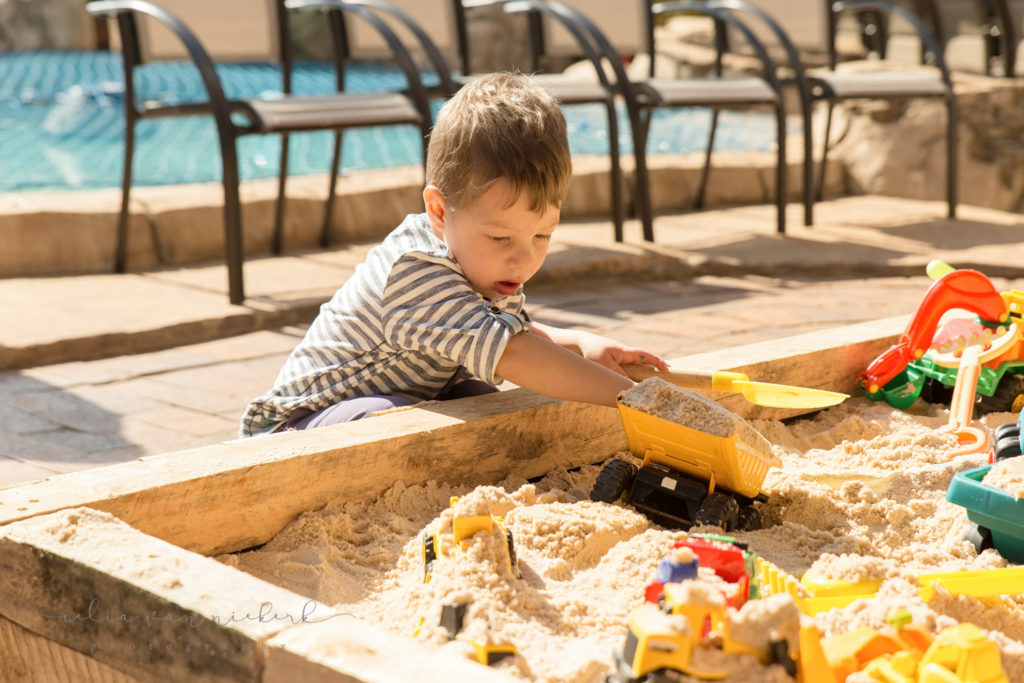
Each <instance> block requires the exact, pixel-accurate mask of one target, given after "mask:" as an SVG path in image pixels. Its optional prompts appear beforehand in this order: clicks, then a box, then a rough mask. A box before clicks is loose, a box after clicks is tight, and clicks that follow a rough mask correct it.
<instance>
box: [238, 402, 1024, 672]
mask: <svg viewBox="0 0 1024 683" xmlns="http://www.w3.org/2000/svg"><path fill="white" fill-rule="evenodd" d="M1014 417H1015V416H1013V415H1007V414H1001V415H990V416H987V417H986V418H985V419H984V420H983V421H982V423H983V425H984V426H985V427H987V428H989V429H991V428H994V427H995V426H998V425H999V424H1001V423H1004V422H1009V421H1011V420H1012V419H1013V418H1014ZM947 419H948V416H947V414H946V412H945V411H940V410H937V409H933V410H932V412H931V413H930V414H919V415H912V414H907V413H902V412H899V411H895V410H893V409H891V408H889V407H888V406H886V405H884V404H880V403H872V402H870V401H868V400H866V399H862V398H856V399H851V400H849V401H847V402H846V403H845V404H844V405H842V406H838V407H836V408H833V409H830V410H828V411H824V412H822V413H819V414H818V415H817V416H815V417H813V418H811V419H806V420H801V421H798V422H795V423H793V424H790V425H785V424H782V423H779V422H764V421H755V422H753V423H752V424H753V428H755V429H756V430H757V431H759V432H760V433H761V434H764V435H765V436H766V437H767V438H768V440H769V441H771V442H772V443H773V444H774V446H773V449H774V451H775V453H776V454H778V455H779V456H781V457H782V458H783V460H784V461H785V464H784V466H783V467H782V468H781V469H772V470H770V471H769V474H768V477H767V478H766V480H765V485H764V487H765V490H766V491H767V492H768V493H769V495H770V496H771V500H770V502H769V503H768V504H766V505H765V506H764V507H763V508H762V513H763V515H764V519H765V525H766V526H767V527H768V528H764V529H762V530H759V531H754V532H739V533H737V534H735V535H736V536H738V537H739V538H740V539H741V540H744V541H746V542H747V543H749V545H750V547H751V548H752V549H753V550H755V551H756V552H758V553H759V554H760V555H761V556H762V557H764V558H765V559H767V560H768V561H770V562H772V563H774V564H775V565H777V566H778V567H779V568H781V569H783V570H785V571H787V572H789V573H791V574H793V575H795V576H800V575H802V574H803V573H804V572H806V571H808V570H812V571H814V572H815V573H816V574H818V575H820V576H825V577H830V578H835V579H844V580H859V579H866V578H877V579H883V580H884V581H883V583H882V585H881V589H880V590H879V593H878V596H877V597H876V598H874V599H871V600H861V601H858V602H855V603H854V604H852V605H850V606H849V607H847V608H845V609H841V610H831V611H830V612H827V613H822V614H819V615H817V616H816V617H815V618H814V621H815V623H816V624H817V625H818V627H819V628H820V629H821V630H822V631H823V632H824V633H825V634H826V635H827V636H830V635H835V634H839V633H843V632H845V631H848V630H850V629H852V628H855V627H858V626H862V625H870V626H875V627H881V626H883V625H884V624H885V623H886V622H885V620H886V617H887V616H888V614H889V613H890V611H891V610H892V609H894V608H896V607H900V606H903V607H906V608H908V609H909V610H910V612H911V613H912V615H913V616H914V619H915V621H916V622H917V623H920V624H923V625H925V626H927V627H928V628H930V629H932V630H933V631H938V630H940V629H941V628H943V627H944V626H947V625H949V624H952V623H954V622H956V621H970V622H973V623H975V624H977V625H978V626H980V627H981V628H984V629H988V630H989V631H990V634H991V635H990V637H991V638H992V639H993V640H995V641H996V642H997V643H998V644H999V646H1000V648H1001V650H1002V654H1003V665H1004V668H1005V669H1006V673H1007V675H1008V676H1009V678H1010V680H1011V681H1024V598H1010V597H1004V598H1001V599H1000V598H997V599H995V600H993V601H992V604H989V603H987V602H984V601H981V600H976V599H970V598H965V597H960V596H951V595H949V594H948V593H945V592H944V591H942V590H941V589H939V591H938V594H937V595H936V597H935V598H934V599H933V600H932V601H931V602H930V603H928V604H926V603H924V602H923V601H922V600H921V598H920V597H919V596H918V594H917V590H916V587H915V586H914V584H913V581H914V577H915V576H916V575H917V574H919V573H921V572H936V571H955V570H968V569H987V568H998V567H1004V566H1006V565H1007V563H1006V562H1005V560H1003V558H1002V557H1001V556H1000V555H999V554H998V553H996V552H995V551H993V550H987V551H985V552H983V553H981V554H978V553H976V552H975V550H974V548H973V547H972V546H971V545H970V544H968V543H966V542H964V541H962V540H961V534H962V533H963V531H964V529H965V528H966V526H967V524H968V522H967V519H966V516H965V514H964V510H963V508H960V507H958V506H955V505H953V504H950V503H948V502H946V500H945V492H946V487H947V486H948V484H949V482H950V479H951V478H952V476H953V475H954V474H955V473H956V472H958V471H962V470H965V469H968V468H971V467H976V466H979V465H981V464H983V457H982V456H966V457H961V458H958V459H956V460H954V461H952V462H950V461H949V460H948V452H949V450H950V449H951V448H952V447H954V446H955V445H956V437H955V435H953V434H952V433H950V432H949V430H948V429H947V428H946V427H945V426H944V425H945V423H946V421H947ZM615 457H619V458H624V459H630V458H631V456H630V455H629V454H628V453H621V454H617V455H616V456H615ZM1021 462H1024V458H1022V459H1021ZM1015 466H1017V467H1019V465H1018V464H1016V463H1015ZM1006 467H1007V468H1008V467H1009V465H1007V466H1006ZM598 471H599V466H596V465H595V466H591V467H585V468H582V469H580V470H579V471H575V472H564V471H561V472H554V473H552V474H550V475H549V476H547V477H545V478H544V479H543V480H541V481H539V482H536V483H527V482H525V481H517V480H507V481H504V482H499V483H498V484H496V485H495V486H488V487H480V488H477V489H475V490H471V491H466V490H461V489H458V488H456V487H450V486H445V485H442V484H434V483H431V484H429V485H427V486H416V487H406V486H403V485H402V484H401V483H399V484H396V485H395V486H393V487H392V488H391V489H390V490H389V491H388V492H387V493H386V494H385V495H384V496H382V497H381V498H380V499H378V500H376V501H373V502H361V503H346V504H340V505H336V506H332V507H328V508H325V509H322V510H318V511H315V512H310V513H307V514H304V515H302V516H301V517H300V518H299V519H297V520H296V521H295V522H293V523H292V524H291V525H289V526H288V527H287V528H286V529H285V530H284V531H282V532H281V534H279V535H278V536H277V537H276V538H274V539H273V540H272V541H270V542H269V543H267V544H266V545H265V546H263V547H262V548H260V549H259V550H254V551H251V552H243V553H237V554H233V555H227V556H223V557H221V558H219V559H221V560H222V561H223V562H225V563H228V564H230V565H232V566H235V567H238V568H240V569H243V570H245V571H248V572H250V573H252V574H254V575H256V576H258V577H260V578H263V579H267V580H269V581H272V582H274V583H276V584H279V585H281V586H284V587H285V588H288V589H290V590H293V591H295V592H297V593H299V594H302V595H304V596H308V597H309V598H312V599H315V600H317V601H319V602H322V603H325V604H330V605H337V606H338V607H339V608H341V609H343V610H344V611H347V612H350V613H353V614H355V615H357V616H359V617H360V618H362V619H365V620H367V621H369V622H374V623H377V624H380V625H382V626H384V627H386V628H388V629H390V630H393V631H395V632H397V633H401V634H405V635H408V636H410V637H412V636H413V634H414V633H415V632H416V631H417V630H418V629H419V635H418V636H417V637H418V638H419V639H421V640H424V641H428V642H433V643H437V644H438V645H439V646H440V647H442V648H449V649H462V650H465V649H467V646H466V645H465V644H464V643H462V642H461V641H458V640H456V641H451V642H450V641H449V640H448V636H447V634H446V633H445V631H444V630H443V629H442V628H440V626H439V625H438V624H439V619H440V612H441V606H442V604H444V603H446V602H462V603H467V604H468V608H467V611H466V617H465V628H464V632H463V633H464V635H468V636H472V637H473V638H475V639H477V640H480V641H490V642H497V643H500V642H511V643H513V644H514V645H515V646H516V648H517V651H518V656H517V657H515V658H512V659H507V660H504V661H503V662H502V663H501V664H499V665H498V666H500V667H501V668H503V669H505V670H506V671H508V672H509V673H511V674H513V675H515V676H517V677H519V678H522V679H525V680H536V681H552V682H554V681H566V682H569V681H573V682H581V683H582V682H589V681H594V682H597V681H602V680H603V679H604V677H605V675H606V674H607V673H609V672H610V671H611V670H612V668H613V666H614V660H613V656H612V651H613V649H615V648H618V647H621V645H622V642H623V638H624V635H625V631H626V624H627V620H628V617H629V614H630V612H631V611H632V610H633V609H634V608H635V607H637V606H638V605H640V604H641V602H642V597H643V590H644V586H645V585H646V584H647V583H648V581H649V580H650V578H651V577H652V575H653V572H654V568H655V565H656V564H657V562H658V560H660V559H661V558H662V557H665V556H666V555H667V554H668V552H669V549H670V547H671V545H672V542H673V541H674V540H676V539H679V538H682V537H684V535H685V534H684V533H683V532H679V531H670V530H665V529H662V528H660V527H657V526H654V525H652V524H651V523H650V522H649V521H648V520H647V519H646V518H645V517H644V516H642V515H640V514H638V513H637V512H635V511H634V510H632V509H631V508H629V507H625V506H622V505H607V504H604V503H594V502H591V501H589V500H588V494H589V490H590V487H591V485H592V484H593V482H594V479H595V478H596V476H597V473H598ZM1017 471H1018V474H1019V472H1020V470H1019V469H1018V470H1017ZM450 496H461V500H460V501H459V503H458V506H459V513H460V514H480V513H486V512H490V513H491V514H495V515H499V516H502V517H503V519H504V522H505V524H507V526H508V528H510V529H512V531H513V533H514V536H515V546H516V551H517V554H518V557H519V560H518V564H517V566H516V567H511V566H509V565H508V562H507V557H508V555H507V549H506V547H505V541H504V539H503V538H502V537H501V535H500V534H494V535H490V534H477V535H476V536H474V537H473V538H472V539H471V541H470V542H469V543H468V544H467V547H466V549H465V550H464V552H463V553H462V556H461V557H460V558H459V559H458V560H457V561H442V560H439V561H438V562H435V564H434V569H433V572H432V577H431V581H430V583H428V584H424V582H423V580H424V567H423V560H422V552H423V545H422V535H423V533H424V532H426V533H427V534H431V535H432V534H433V533H434V532H435V531H436V532H438V533H440V534H442V535H443V534H444V533H447V532H449V531H450V525H451V518H452V510H451V509H450V508H449V497H450ZM695 530H696V529H695ZM703 531H715V529H712V528H705V529H703ZM790 604H792V603H791V602H790ZM766 607H767V605H766V604H759V605H752V606H751V607H750V608H748V611H749V615H747V616H746V617H744V618H742V619H740V622H743V621H744V620H745V619H747V618H749V619H750V620H751V621H752V623H754V624H757V623H760V622H758V621H757V620H758V617H757V616H755V613H756V612H757V611H758V610H759V609H761V610H763V609H765V608H766ZM734 616H735V615H734ZM769 621H770V620H769ZM736 628H738V629H740V631H741V632H742V629H743V623H738V624H737V625H736ZM757 630H758V629H757V628H756V627H755V628H753V629H751V631H752V632H756V631H757ZM764 631H766V629H762V632H764ZM713 654H714V653H708V656H713ZM718 654H719V655H721V653H718ZM725 658H726V659H727V660H728V661H727V662H726V664H727V666H728V667H729V670H730V671H731V672H732V674H731V675H730V676H729V678H728V679H727V680H729V681H734V682H737V681H769V682H770V681H788V680H792V679H791V678H790V677H789V676H787V675H786V674H785V672H784V671H783V670H782V669H781V668H780V667H778V666H770V667H764V666H762V665H761V664H760V663H758V662H757V660H756V659H754V658H753V657H750V656H741V657H737V656H731V655H730V656H725Z"/></svg>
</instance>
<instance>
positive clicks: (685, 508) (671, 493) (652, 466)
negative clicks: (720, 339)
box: [590, 380, 782, 531]
mask: <svg viewBox="0 0 1024 683" xmlns="http://www.w3.org/2000/svg"><path fill="white" fill-rule="evenodd" d="M647 381H650V380H647ZM666 384H667V383H666ZM673 390H674V391H676V392H681V393H680V394H679V396H685V400H687V401H689V402H690V403H691V404H692V405H693V406H694V407H696V408H698V410H692V411H690V412H691V414H692V415H693V419H691V420H690V421H689V424H681V423H679V422H676V421H673V420H668V419H665V418H662V417H658V416H656V415H653V414H650V413H648V412H645V411H643V410H640V409H638V408H634V407H631V406H629V405H626V403H625V402H624V395H620V396H619V401H618V407H619V414H620V417H621V418H622V425H623V427H624V428H625V431H626V440H627V442H628V443H629V450H630V452H631V453H632V454H633V455H635V456H636V457H638V458H640V459H642V461H643V462H642V463H641V465H640V466H639V467H637V466H636V465H634V464H632V463H630V462H627V461H625V460H621V459H614V460H611V461H609V462H608V463H607V464H606V465H605V466H604V468H603V469H602V470H601V472H600V474H599V475H598V477H597V481H596V482H595V483H594V487H593V489H592V490H591V492H590V498H591V500H596V501H603V502H606V503H614V502H615V501H617V500H619V499H620V498H622V497H623V495H625V502H626V503H628V504H630V505H632V506H633V507H635V508H636V509H637V510H639V511H641V512H643V513H644V514H645V515H647V516H648V517H649V518H650V519H651V520H652V521H654V522H657V523H658V524H661V525H662V526H666V527H670V528H682V529H688V528H690V527H691V526H693V525H695V524H705V525H710V526H718V527H721V528H722V529H724V530H725V531H731V530H733V529H741V530H752V529H757V528H760V526H761V515H760V512H759V511H758V510H757V508H755V507H754V503H755V502H756V501H761V502H764V501H766V500H767V496H766V495H765V494H764V492H763V491H762V490H761V485H762V484H763V483H764V479H765V476H766V475H767V473H768V470H769V468H771V467H781V466H782V459H781V458H779V457H778V456H777V455H775V454H774V453H772V449H771V444H770V443H769V442H768V440H767V439H765V438H764V437H763V436H761V434H759V433H758V432H757V431H756V430H755V429H754V428H753V427H751V426H750V425H749V424H748V423H747V422H746V421H744V420H743V419H742V418H740V417H738V416H736V415H734V414H732V413H730V412H729V411H727V410H725V409H724V408H722V407H721V406H719V405H718V404H717V403H715V402H714V401H712V400H711V399H707V398H705V397H703V396H700V395H699V394H694V393H692V392H688V391H683V390H681V389H678V388H673ZM666 391H668V390H666ZM707 416H711V417H712V418H715V419H706V418H707Z"/></svg>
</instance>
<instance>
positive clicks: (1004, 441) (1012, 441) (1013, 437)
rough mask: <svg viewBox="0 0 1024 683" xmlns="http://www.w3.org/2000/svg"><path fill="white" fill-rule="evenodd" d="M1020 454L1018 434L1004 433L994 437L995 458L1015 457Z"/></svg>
mask: <svg viewBox="0 0 1024 683" xmlns="http://www.w3.org/2000/svg"><path fill="white" fill-rule="evenodd" d="M1020 454H1021V450H1020V434H1019V433H1018V434H1012V433H1011V434H1005V435H1004V436H1003V437H1002V438H997V439H996V460H1006V459H1007V458H1016V457H1017V456H1018V455H1020Z"/></svg>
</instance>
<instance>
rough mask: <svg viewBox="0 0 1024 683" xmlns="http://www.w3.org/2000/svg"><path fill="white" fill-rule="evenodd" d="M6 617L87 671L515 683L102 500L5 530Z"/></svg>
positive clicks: (170, 676) (1, 547)
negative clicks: (199, 549)
mask: <svg viewBox="0 0 1024 683" xmlns="http://www.w3.org/2000/svg"><path fill="white" fill-rule="evenodd" d="M0 616H2V619H3V620H4V621H2V622H0V623H3V624H4V625H9V627H8V628H5V629H4V630H2V631H0V633H2V634H3V638H5V639H6V638H7V637H8V636H9V637H10V638H11V639H12V641H13V643H12V645H13V647H12V651H13V652H16V653H17V652H19V651H24V650H26V649H27V648H30V647H32V648H35V650H36V652H50V653H53V652H59V653H60V654H61V655H62V657H64V658H68V659H69V660H70V662H71V666H73V667H74V668H73V669H72V671H78V672H81V674H82V676H83V678H79V679H77V680H106V681H110V682H111V683H124V681H125V680H130V679H128V678H127V677H136V678H138V679H141V680H161V681H187V682H189V683H191V682H193V681H217V682H220V681H263V680H278V681H285V680H293V681H294V680H309V679H303V678H301V677H295V676H294V675H292V676H291V677H289V676H287V672H288V670H289V669H288V667H289V663H291V664H294V665H295V667H298V668H304V669H306V670H309V671H313V670H315V671H316V672H317V677H316V678H315V680H320V681H324V682H325V683H327V682H340V681H356V680H359V681H362V680H372V679H374V678H375V677H374V676H373V675H372V672H373V671H383V670H384V669H385V668H388V667H393V666H394V665H395V662H396V659H398V660H400V666H399V670H401V669H402V668H403V667H404V669H405V670H406V671H407V672H417V671H418V672H419V675H413V676H411V677H410V678H406V679H404V680H421V681H437V682H439V683H440V682H441V681H448V680H480V681H487V680H504V679H503V678H501V677H498V676H491V674H493V673H494V672H492V671H490V670H489V669H487V668H485V667H482V666H480V665H478V664H475V663H473V662H470V661H468V660H466V659H464V658H462V657H460V656H458V655H456V654H453V653H444V652H440V651H437V650H436V649H435V648H428V647H427V646H425V645H423V644H420V643H415V642H413V641H410V640H408V639H405V638H401V637H400V636H396V635H394V634H391V633H388V632H386V631H384V630H383V629H381V628H380V627H377V626H375V625H374V624H371V623H368V622H364V621H361V620H359V619H358V618H357V617H356V616H355V615H351V614H347V613H341V612H338V611H337V610H334V609H332V608H329V607H325V606H323V605H319V604H317V603H315V602H313V601H311V600H309V599H308V598H305V597H302V596H300V595H297V594H295V593H292V592H291V591H288V590H286V589H284V588H280V587H278V586H275V585H273V584H271V583H268V582H266V581H263V580H261V579H257V578H255V577H253V576H251V575H250V574H246V573H245V572H242V571H239V570H237V569H234V568H232V567H229V566H227V565H224V564H222V563H220V562H217V561H216V560H213V559H211V558H208V557H203V556H202V555H198V554H196V553H193V552H190V551H188V550H184V549H182V548H179V547H177V546H174V545H171V544H169V543H167V542H165V541H162V540H160V539H157V538H154V537H152V536H149V535H147V534H144V533H142V532H140V531H138V530H137V529H134V528H132V527H131V526H129V525H128V524H125V523H124V522H123V521H121V520H118V519H117V518H115V517H113V516H112V515H109V514H107V513H102V512H97V511H95V510H92V509H89V508H76V509H71V510H62V511H60V512H56V513H52V514H49V515H41V516H38V517H34V518H31V519H27V520H23V521H20V522H15V523H12V524H9V525H7V526H5V527H0ZM12 627H13V628H12ZM15 629H17V630H15ZM307 631H308V635H307ZM0 642H3V641H0ZM291 647H295V648H296V651H297V653H296V654H294V655H293V654H291V653H288V652H286V650H288V649H289V648H291ZM4 654H5V657H7V656H8V655H7V653H6V652H5V653H4ZM82 655H87V656H82ZM271 655H272V656H271ZM396 655H398V656H397V657H396ZM31 656H32V655H30V657H31ZM28 661H29V662H30V664H31V665H32V666H33V667H35V666H37V665H38V666H40V667H42V668H41V669H35V668H33V669H32V670H30V672H29V676H28V677H27V678H25V679H24V680H60V679H59V678H56V679H47V678H34V679H33V678H32V676H34V675H36V674H37V673H39V672H40V671H43V670H45V667H46V666H47V665H48V664H47V662H35V660H34V659H29V660H28ZM268 661H269V662H273V666H272V667H271V668H272V670H273V671H277V672H278V674H276V678H273V677H272V678H265V674H266V671H265V670H266V669H267V663H268ZM300 662H305V663H301V666H300ZM0 671H3V668H0ZM61 671H62V672H63V673H64V674H68V673H69V672H68V671H67V669H65V668H64V667H63V664H62V665H61ZM292 671H293V673H294V671H295V669H292ZM116 672H121V673H123V674H125V676H118V675H116ZM452 672H455V673H454V677H450V676H452ZM93 673H97V674H99V675H101V676H104V677H105V678H101V679H97V678H93V677H92V674H93ZM66 677H67V678H68V680H71V679H72V678H71V677H70V676H66ZM5 680H9V679H5ZM389 680H397V679H394V678H393V677H392V678H389Z"/></svg>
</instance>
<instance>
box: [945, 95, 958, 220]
mask: <svg viewBox="0 0 1024 683" xmlns="http://www.w3.org/2000/svg"><path fill="white" fill-rule="evenodd" d="M946 116H947V123H948V126H949V129H948V130H947V131H946V201H947V202H948V203H949V217H950V218H956V204H957V177H958V175H959V171H958V167H959V162H958V157H959V154H958V152H959V150H958V149H957V144H958V143H957V139H958V135H957V126H958V125H959V124H958V117H957V112H956V96H955V95H954V94H953V93H949V94H947V95H946Z"/></svg>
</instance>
